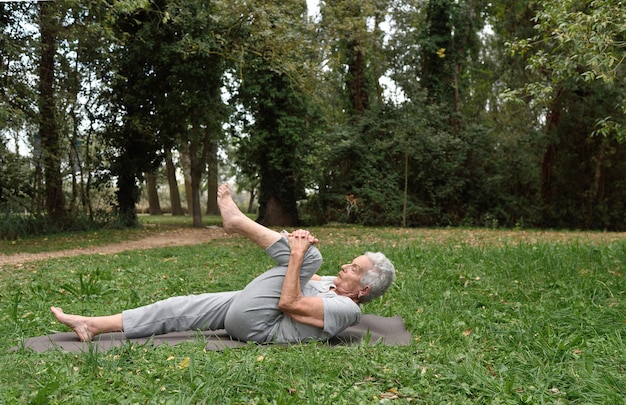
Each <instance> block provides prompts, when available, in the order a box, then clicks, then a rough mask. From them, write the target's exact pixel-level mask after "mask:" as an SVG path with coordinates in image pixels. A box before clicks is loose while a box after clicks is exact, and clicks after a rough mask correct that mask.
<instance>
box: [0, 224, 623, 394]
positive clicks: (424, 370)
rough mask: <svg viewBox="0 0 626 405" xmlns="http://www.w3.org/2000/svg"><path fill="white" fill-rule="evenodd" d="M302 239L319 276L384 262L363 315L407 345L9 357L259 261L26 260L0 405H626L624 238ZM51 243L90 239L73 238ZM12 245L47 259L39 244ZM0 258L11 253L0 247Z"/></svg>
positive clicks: (214, 282) (0, 308)
mask: <svg viewBox="0 0 626 405" xmlns="http://www.w3.org/2000/svg"><path fill="white" fill-rule="evenodd" d="M312 231H313V232H314V233H315V234H316V235H317V236H318V237H319V239H320V240H321V243H320V250H321V251H322V253H323V255H324V258H325V261H324V265H323V266H322V270H321V271H320V273H322V274H334V273H336V272H337V270H338V267H339V265H340V264H342V263H344V262H345V261H347V260H351V259H352V257H353V256H356V255H359V254H361V253H362V252H363V251H364V250H381V251H384V252H385V253H387V255H388V256H389V257H390V258H391V259H392V261H393V262H394V263H395V264H396V267H397V269H398V280H397V283H396V284H395V285H394V287H393V288H392V289H391V290H390V291H389V292H388V294H387V295H386V296H385V297H383V298H382V299H380V300H378V301H375V302H373V303H370V304H367V305H366V306H364V312H368V313H376V314H379V315H384V316H391V315H402V317H403V318H404V321H405V323H406V325H407V328H408V329H409V331H410V332H411V333H412V335H413V338H414V341H413V342H412V344H411V345H409V346H404V347H386V346H367V345H362V346H353V347H339V348H331V347H328V346H326V345H324V344H321V343H309V344H301V345H294V346H290V347H278V346H260V345H253V344H250V345H247V346H245V347H244V348H239V349H227V350H224V351H205V350H204V347H203V344H202V342H201V341H194V342H189V343H184V344H181V345H177V346H174V347H168V346H165V347H158V348H154V347H152V346H141V345H126V346H123V347H121V348H119V349H114V350H111V351H108V352H97V351H90V352H85V353H81V354H72V353H65V352H60V351H50V352H46V353H41V354H40V353H33V352H30V351H28V350H21V349H18V350H17V351H12V350H11V348H12V347H16V346H17V347H19V346H20V344H21V342H22V341H23V339H25V338H28V337H32V336H37V335H42V334H46V333H51V332H54V331H65V330H66V329H64V327H63V326H62V325H59V324H57V323H55V322H54V321H53V318H52V316H51V315H50V314H49V310H48V308H49V306H50V305H58V306H61V307H63V308H64V309H65V310H66V312H78V313H82V314H88V315H104V314H109V313H114V312H119V311H121V310H122V309H125V308H129V307H134V306H137V305H143V304H147V303H150V302H153V301H155V300H159V299H162V298H166V297H169V296H172V295H181V294H191V293H200V292H207V291H222V290H230V289H239V288H241V287H243V286H244V285H245V283H246V282H247V281H249V280H250V279H251V278H252V277H253V276H255V275H256V274H259V273H260V272H261V271H263V270H264V269H266V268H268V267H269V266H270V264H271V263H270V262H269V260H268V259H267V258H266V257H265V256H264V254H263V253H262V252H261V251H259V250H257V249H256V248H254V247H253V246H252V245H251V244H250V243H249V242H247V241H245V240H244V239H243V238H240V237H230V238H223V239H216V240H212V241H210V242H208V243H204V244H201V245H197V246H189V247H176V248H171V247H170V248H162V249H153V250H143V251H130V252H124V253H119V254H117V255H110V256H106V255H87V256H77V257H71V258H63V259H53V260H45V261H37V262H29V263H26V264H24V265H19V266H5V267H3V268H2V269H1V270H0V297H1V298H0V314H2V315H0V317H1V318H2V322H1V323H0V333H1V334H2V336H3V339H2V342H1V343H0V345H1V347H0V351H1V353H2V361H1V364H0V403H7V404H9V403H11V404H13V403H34V404H38V403H77V404H82V403H103V404H108V403H124V404H126V403H142V404H143V403H176V404H178V403H183V404H184V403H188V404H196V403H209V404H213V403H219V404H228V403H234V404H266V403H276V404H285V403H294V404H300V403H311V404H325V403H349V404H370V403H381V402H383V403H385V402H387V403H408V402H411V403H418V404H474V403H488V404H494V403H495V404H519V403H551V404H557V403H562V404H616V403H625V400H624V398H626V375H624V368H626V346H625V345H624V341H623V338H624V336H625V335H626V278H625V276H624V272H625V268H626V235H624V234H604V233H574V232H540V231H500V230H468V229H442V230H424V229H391V228H384V229H374V228H359V227H347V226H343V227H341V226H337V227H325V228H314V229H312ZM132 237H136V235H135V234H133V235H132ZM115 238H123V234H118V233H116V234H115ZM63 240H64V243H63V246H75V245H77V244H84V243H90V242H89V241H86V238H85V237H84V236H83V237H81V236H80V235H78V236H72V235H65V236H63ZM20 243H21V244H22V246H23V249H24V250H28V249H31V247H29V246H31V245H33V244H37V245H39V246H41V245H46V247H45V249H52V247H51V246H50V244H49V243H47V242H45V241H43V240H29V241H20ZM96 243H98V242H96ZM7 251H10V252H14V251H15V247H11V245H1V244H0V252H7Z"/></svg>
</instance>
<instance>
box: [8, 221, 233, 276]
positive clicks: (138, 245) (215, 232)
mask: <svg viewBox="0 0 626 405" xmlns="http://www.w3.org/2000/svg"><path fill="white" fill-rule="evenodd" d="M225 236H226V233H225V232H224V230H223V229H222V228H219V227H210V228H201V229H198V228H180V229H172V230H167V231H164V232H160V233H157V234H154V235H151V236H148V237H146V238H143V239H139V240H129V241H124V242H121V243H114V244H110V245H102V246H93V247H86V248H78V249H66V250H59V251H56V252H41V253H17V254H14V255H3V254H0V267H2V266H3V265H19V264H24V263H26V262H32V261H36V260H44V259H53V258H58V257H70V256H78V255H92V254H103V255H108V254H115V253H119V252H124V251H127V250H138V249H152V248H160V247H167V246H187V245H199V244H201V243H206V242H208V241H210V240H212V239H216V238H221V237H225Z"/></svg>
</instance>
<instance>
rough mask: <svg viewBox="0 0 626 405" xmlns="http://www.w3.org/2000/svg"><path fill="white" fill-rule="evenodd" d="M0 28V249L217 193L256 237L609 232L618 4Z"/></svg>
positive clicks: (116, 15) (71, 7) (149, 5)
mask: <svg viewBox="0 0 626 405" xmlns="http://www.w3.org/2000/svg"><path fill="white" fill-rule="evenodd" d="M0 9H2V13H1V14H0V29H1V32H2V36H1V38H0V49H1V50H2V51H1V52H2V55H1V59H0V80H1V81H2V86H1V87H0V225H1V227H0V233H1V234H2V237H3V238H18V237H22V236H24V235H28V234H36V233H42V232H47V231H50V230H70V229H80V228H84V227H88V226H94V225H96V226H99V225H102V224H110V223H112V222H114V223H116V224H119V225H121V226H135V225H137V223H138V220H137V203H138V202H139V200H140V198H141V196H142V193H143V195H144V196H145V198H146V200H147V201H148V202H149V211H150V213H152V214H159V213H162V212H169V213H171V214H173V215H184V214H189V215H191V216H192V217H193V223H194V225H195V226H202V215H203V213H204V212H206V213H209V214H215V213H217V212H216V211H217V207H216V206H215V201H214V198H213V196H214V195H215V191H216V188H217V185H218V183H219V182H222V181H232V179H235V180H234V181H235V182H236V184H237V186H238V187H239V189H240V190H245V191H247V192H248V193H249V195H250V203H249V205H250V207H251V209H252V205H253V204H252V202H253V201H255V200H258V218H257V220H258V221H259V222H261V223H263V224H265V225H269V226H295V225H299V224H302V223H304V224H305V225H307V224H315V225H317V224H325V223H329V222H348V223H358V224H363V225H391V226H411V227H418V226H419V227H423V226H488V227H538V228H578V229H599V230H622V231H623V230H625V229H626V207H625V203H626V145H625V143H624V140H626V131H625V129H624V123H625V119H626V103H625V101H624V95H625V91H626V84H625V82H624V70H625V66H624V63H623V62H624V57H625V56H626V53H625V50H626V49H625V48H626V7H624V4H623V1H617V0H604V1H580V0H578V1H574V0H564V1H559V2H555V1H545V0H544V1H527V0H514V1H511V0H506V1H504V0H493V1H486V0H412V1H407V0H397V1H391V0H359V1H356V0H337V1H332V2H330V1H329V2H325V1H321V2H319V4H318V5H317V7H316V8H314V9H309V10H307V4H306V2H305V1H303V0H299V1H295V0H285V1H282V2H268V1H257V0H250V1H238V0H236V1H221V0H213V1H204V0H203V1H200V0H185V1H182V0H122V1H116V2H107V1H86V0H56V1H49V2H48V1H45V2H2V3H0ZM177 174H178V175H177ZM179 179H183V180H182V181H179ZM164 196H165V198H164ZM183 202H186V204H183ZM162 206H163V207H162Z"/></svg>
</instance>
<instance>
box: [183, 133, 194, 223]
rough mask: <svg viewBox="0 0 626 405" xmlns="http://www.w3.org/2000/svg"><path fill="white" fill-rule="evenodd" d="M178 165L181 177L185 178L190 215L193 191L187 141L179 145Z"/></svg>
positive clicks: (190, 213)
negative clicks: (181, 172) (181, 173)
mask: <svg viewBox="0 0 626 405" xmlns="http://www.w3.org/2000/svg"><path fill="white" fill-rule="evenodd" d="M180 165H181V167H182V169H183V178H184V179H185V200H186V202H187V214H189V215H192V205H193V193H192V191H191V157H190V156H189V145H188V144H187V142H183V143H182V144H181V145H180Z"/></svg>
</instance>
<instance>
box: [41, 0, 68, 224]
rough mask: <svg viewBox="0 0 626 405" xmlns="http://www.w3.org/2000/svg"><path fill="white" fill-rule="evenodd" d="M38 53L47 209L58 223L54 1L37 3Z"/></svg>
mask: <svg viewBox="0 0 626 405" xmlns="http://www.w3.org/2000/svg"><path fill="white" fill-rule="evenodd" d="M39 30H40V35H41V54H40V64H39V136H40V139H41V150H42V152H43V165H44V179H45V188H46V210H47V212H48V215H49V216H50V219H51V220H52V221H54V222H56V223H61V222H62V221H63V219H64V218H65V196H64V194H63V177H62V175H61V153H62V151H61V142H60V139H59V131H58V126H57V113H56V99H55V80H54V72H55V55H56V49H57V46H56V42H57V34H58V30H59V16H58V15H57V6H56V4H53V3H49V2H41V3H39Z"/></svg>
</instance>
